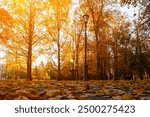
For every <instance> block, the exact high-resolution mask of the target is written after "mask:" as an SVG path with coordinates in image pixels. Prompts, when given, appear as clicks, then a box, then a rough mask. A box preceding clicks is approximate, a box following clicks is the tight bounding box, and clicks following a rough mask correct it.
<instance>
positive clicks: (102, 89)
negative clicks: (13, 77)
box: [0, 81, 150, 100]
mask: <svg viewBox="0 0 150 117" xmlns="http://www.w3.org/2000/svg"><path fill="white" fill-rule="evenodd" d="M149 83H150V81H140V82H139V81H109V82H108V81H86V82H84V81H67V82H66V81H60V82H56V81H33V82H27V81H0V99H17V100H28V99H31V100H37V99H50V100H52V99H73V100H75V99H78V100H92V99H93V100H94V99H98V100H100V99H122V100H133V99H150V97H149V92H150V89H149V88H148V87H149ZM27 84H28V85H27ZM143 84H144V87H143V86H142V85H143ZM141 87H142V88H141Z"/></svg>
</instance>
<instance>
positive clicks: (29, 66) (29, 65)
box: [27, 44, 32, 80]
mask: <svg viewBox="0 0 150 117" xmlns="http://www.w3.org/2000/svg"><path fill="white" fill-rule="evenodd" d="M27 80H32V46H31V44H29V48H28V57H27Z"/></svg>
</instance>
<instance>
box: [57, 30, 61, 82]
mask: <svg viewBox="0 0 150 117" xmlns="http://www.w3.org/2000/svg"><path fill="white" fill-rule="evenodd" d="M57 39H58V40H57V46H58V77H57V80H60V78H61V72H60V30H59V29H58V34H57Z"/></svg>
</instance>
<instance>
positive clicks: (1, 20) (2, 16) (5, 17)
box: [0, 8, 12, 27]
mask: <svg viewBox="0 0 150 117" xmlns="http://www.w3.org/2000/svg"><path fill="white" fill-rule="evenodd" d="M2 24H4V25H7V26H11V24H12V17H11V16H10V15H9V13H8V11H6V10H5V9H3V8H0V27H2Z"/></svg>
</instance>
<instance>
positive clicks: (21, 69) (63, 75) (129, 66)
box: [0, 0, 150, 80]
mask: <svg viewBox="0 0 150 117" xmlns="http://www.w3.org/2000/svg"><path fill="white" fill-rule="evenodd" d="M72 5H73V4H72V1H71V0H57V1H56V0H42V1H40V0H8V1H5V0H1V2H0V7H1V6H3V8H0V45H1V48H2V50H3V51H4V53H5V57H4V60H5V62H3V63H2V65H1V69H0V72H1V73H0V74H1V78H7V79H27V80H33V79H38V80H48V79H57V80H82V79H83V66H84V38H85V37H84V31H85V28H84V21H83V15H84V14H88V15H89V17H90V18H89V21H88V31H87V32H88V46H87V47H88V48H87V49H88V79H96V80H111V79H114V80H119V79H129V80H131V79H141V80H143V79H144V78H146V79H147V78H149V75H150V2H149V0H147V1H146V0H143V1H142V0H139V1H135V0H119V1H118V0H114V1H112V0H111V1H109V0H79V3H78V6H77V7H76V8H75V9H72ZM118 5H120V7H121V6H126V5H127V6H129V7H134V8H135V9H136V8H138V13H137V14H134V17H135V18H134V20H132V19H131V18H128V16H127V15H125V14H123V13H122V12H121V11H119V10H118V9H117V6H118ZM40 55H44V56H45V58H46V60H47V63H46V64H44V63H43V62H41V64H40V65H38V66H37V65H36V64H35V61H36V59H37V57H39V56H40Z"/></svg>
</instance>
